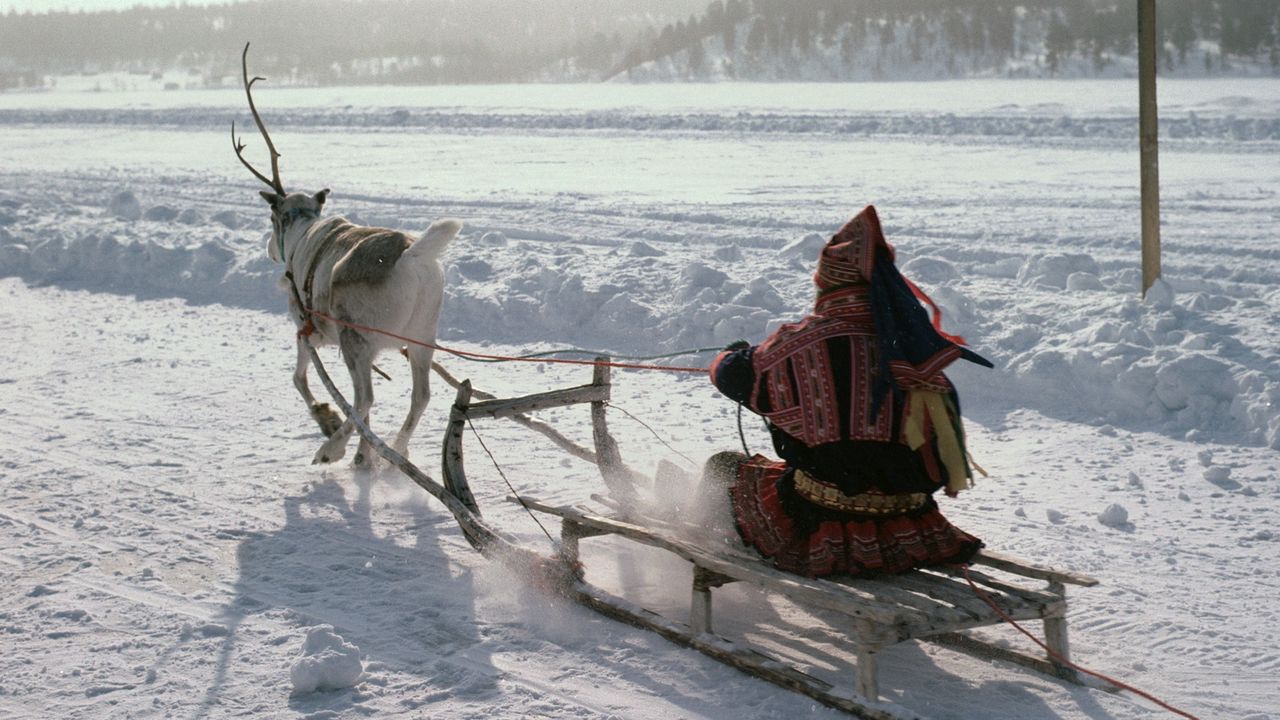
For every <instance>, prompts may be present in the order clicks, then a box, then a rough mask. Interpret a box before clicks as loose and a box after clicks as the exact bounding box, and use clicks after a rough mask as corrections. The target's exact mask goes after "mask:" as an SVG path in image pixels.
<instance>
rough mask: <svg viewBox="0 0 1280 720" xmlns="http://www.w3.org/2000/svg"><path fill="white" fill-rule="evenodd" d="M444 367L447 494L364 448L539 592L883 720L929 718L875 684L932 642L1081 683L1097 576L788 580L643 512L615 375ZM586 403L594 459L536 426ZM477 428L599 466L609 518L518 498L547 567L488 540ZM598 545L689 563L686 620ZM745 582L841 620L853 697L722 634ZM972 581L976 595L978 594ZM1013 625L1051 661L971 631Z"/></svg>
mask: <svg viewBox="0 0 1280 720" xmlns="http://www.w3.org/2000/svg"><path fill="white" fill-rule="evenodd" d="M312 355H313V360H314V361H315V364H316V367H317V369H318V370H319V373H320V376H321V379H322V380H323V381H324V382H325V384H326V386H328V387H329V390H330V392H331V393H333V394H334V396H335V399H336V400H337V401H338V403H339V404H340V405H342V406H343V410H344V411H346V412H347V414H348V416H351V412H350V406H349V405H348V404H347V403H346V401H345V400H344V399H342V398H341V396H340V395H339V394H338V393H337V391H336V388H335V387H334V386H333V385H332V382H331V381H330V380H329V379H328V377H327V375H326V374H325V373H324V370H323V366H322V365H321V364H320V362H319V358H318V357H317V356H316V355H315V353H314V350H313V351H312ZM598 360H601V361H604V360H605V359H604V358H599V359H598ZM435 369H436V370H437V372H438V373H439V374H441V376H442V377H444V378H445V380H446V381H448V382H449V383H450V384H451V385H453V386H455V387H456V388H457V396H456V398H455V400H454V404H453V407H452V409H451V411H450V419H449V424H448V428H447V429H446V431H445V437H444V444H443V448H442V472H443V484H440V483H437V482H436V481H434V480H433V479H431V478H430V477H428V476H426V475H425V474H424V473H422V471H421V470H419V469H418V468H417V467H416V466H414V465H413V464H412V463H409V462H408V461H407V460H405V459H404V458H403V457H401V456H400V455H399V454H398V453H396V452H395V451H394V450H391V449H390V448H389V447H388V446H387V445H386V444H385V443H383V442H382V441H381V440H379V439H378V438H377V437H376V436H374V435H373V434H372V433H371V432H369V429H368V427H367V426H366V425H365V424H364V423H363V422H360V421H359V419H356V424H357V426H358V429H359V430H360V432H361V434H362V435H365V434H367V436H366V439H368V440H369V441H370V443H371V444H372V445H373V446H374V447H375V449H376V450H377V451H378V452H379V453H380V454H382V455H383V456H384V457H385V458H387V459H388V460H390V461H391V462H392V463H394V464H396V465H397V466H399V467H400V468H401V470H402V471H404V472H405V473H406V474H407V475H409V477H411V478H412V479H413V480H414V481H415V482H417V483H418V484H419V485H421V486H422V487H423V488H425V489H427V490H428V491H429V492H431V493H432V494H433V495H435V496H436V497H437V498H439V499H440V500H441V501H442V502H444V503H445V505H446V506H447V507H448V508H449V509H450V511H451V512H452V513H453V514H454V516H455V518H457V520H458V522H459V525H460V527H461V529H462V531H463V533H464V535H465V536H466V538H467V539H468V541H469V542H470V543H471V544H472V545H473V546H474V547H476V548H477V549H478V550H480V551H481V552H483V553H485V554H486V555H488V556H491V557H495V558H499V559H502V560H504V561H506V562H513V563H515V564H517V565H518V566H520V567H521V568H523V569H525V570H529V569H532V570H534V571H535V573H540V575H539V580H540V581H543V582H545V583H546V584H549V585H552V586H554V587H555V588H556V589H557V590H558V591H559V592H560V593H562V594H563V595H565V596H566V597H568V598H570V599H572V600H574V601H575V602H578V603H580V604H582V605H583V606H585V607H588V608H590V609H592V610H594V611H596V612H599V613H601V614H603V615H605V616H608V617H610V618H613V619H616V620H619V621H622V622H625V623H628V624H630V625H633V626H635V627H638V628H642V629H645V630H649V631H652V632H656V633H657V634H659V635H661V636H662V637H664V638H666V639H668V640H670V641H672V642H675V643H677V644H680V645H683V646H686V647H690V648H693V649H695V650H698V651H699V652H701V653H703V654H705V655H708V656H710V657H712V658H714V659H716V660H718V661H720V662H723V663H725V664H727V665H730V666H732V667H735V668H737V669H739V670H741V671H743V672H746V673H748V674H750V675H753V676H755V677H758V678H761V679H764V680H767V681H769V682H771V683H774V684H776V685H779V686H781V687H784V688H787V689H790V690H793V691H796V692H799V693H802V694H804V695H806V696H808V697H811V698H813V699H814V700H817V701H819V702H821V703H823V704H824V705H827V706H829V707H833V708H836V709H839V710H842V711H845V712H848V713H851V714H853V715H855V716H858V717H863V718H872V719H873V720H902V719H903V718H918V717H920V716H919V715H917V714H916V713H913V712H912V711H910V710H907V709H905V708H903V707H901V706H899V705H897V704H894V703H890V702H883V701H881V700H880V693H879V688H878V683H877V663H876V654H877V653H878V652H879V651H881V650H883V649H885V648H887V647H889V646H892V645H894V644H897V643H901V642H905V641H909V640H922V641H927V642H931V643H936V644H939V645H942V646H945V647H948V648H950V649H953V650H957V651H960V652H964V653H967V654H970V655H974V656H977V657H981V658H984V659H996V660H1004V661H1008V662H1013V663H1016V664H1019V665H1022V666H1025V667H1028V668H1031V669H1033V670H1036V671H1039V672H1043V673H1046V674H1049V675H1052V676H1055V677H1058V678H1061V679H1064V680H1068V681H1071V682H1075V683H1080V682H1081V681H1080V678H1078V677H1077V675H1076V673H1075V671H1074V670H1072V669H1071V668H1069V667H1067V666H1066V665H1064V664H1062V663H1061V662H1060V659H1061V660H1065V659H1068V657H1069V646H1068V637H1067V617H1066V615H1067V598H1066V586H1067V585H1078V586H1083V587H1089V586H1093V585H1096V584H1097V581H1096V580H1094V579H1092V578H1089V577H1085V576H1083V575H1078V574H1075V573H1070V572H1065V571H1061V570H1057V569H1054V568H1049V567H1043V566H1039V565H1035V564H1031V563H1028V562H1025V561H1022V560H1019V559H1015V558H1012V557H1008V556H1005V555H1002V554H999V553H995V552H992V551H990V550H983V551H981V552H980V553H979V554H978V555H977V556H976V557H975V558H974V560H973V565H974V566H976V567H974V568H971V569H968V570H965V569H962V568H959V567H942V568H929V569H923V570H914V571H911V572H908V573H905V574H902V575H893V576H886V577H880V578H876V579H863V578H857V579H853V578H845V579H841V578H832V577H827V578H822V579H808V578H804V577H800V576H797V575H793V574H790V573H785V572H782V571H779V570H776V569H774V568H773V567H771V566H769V565H768V564H766V563H765V562H764V561H762V560H761V559H760V558H759V557H758V556H756V555H755V554H754V553H752V552H751V551H750V550H748V549H747V548H745V547H741V546H730V545H724V544H723V543H700V542H697V541H696V540H693V539H691V537H695V538H696V532H694V534H693V535H691V534H690V528H688V527H681V526H680V522H679V521H678V520H676V521H672V520H660V519H657V518H653V517H647V516H645V515H643V514H641V513H639V512H638V511H637V508H638V507H639V503H636V502H635V501H636V499H637V497H638V496H639V495H640V494H641V493H642V492H643V491H644V490H645V489H646V486H647V485H648V483H649V481H648V479H647V478H645V477H644V476H643V475H642V474H641V473H639V472H637V471H635V470H632V469H631V468H628V467H627V466H626V465H625V464H624V463H623V462H622V459H621V456H620V453H619V451H618V446H617V443H616V442H615V441H614V439H613V437H612V436H611V435H610V433H609V429H608V425H607V422H606V417H605V411H606V405H607V403H608V402H609V399H610V369H609V367H608V366H607V365H602V364H597V365H595V367H594V371H593V372H594V374H593V378H592V382H591V383H590V384H587V385H581V386H577V387H572V388H565V389H560V390H553V391H550V392H544V393H537V394H534V395H527V396H523V397H518V398H509V399H498V398H493V397H491V396H487V395H484V394H482V393H479V392H478V391H474V390H473V389H472V387H471V385H470V382H468V381H462V382H458V381H457V380H455V379H454V378H452V376H450V375H449V374H448V373H447V372H445V371H444V370H443V368H440V367H439V366H436V368H435ZM475 398H480V399H475ZM576 404H589V405H590V406H591V418H592V438H593V445H594V448H585V447H582V446H579V445H577V444H575V443H574V442H572V441H571V440H569V439H567V438H565V437H564V436H563V435H561V434H560V433H558V432H557V431H556V430H555V429H554V428H552V427H551V426H549V425H547V424H546V423H543V422H541V421H538V420H536V419H532V418H530V417H528V415H527V414H528V413H530V412H534V411H537V410H545V409H549V408H554V407H564V406H569V405H576ZM478 418H511V419H513V420H515V421H517V422H519V423H521V424H522V425H525V426H526V427H529V428H531V429H533V430H536V431H538V432H540V433H542V434H544V435H546V436H547V437H548V438H549V439H550V440H551V441H552V442H553V443H555V444H556V445H557V446H558V447H560V448H562V449H564V450H565V451H567V452H569V453H570V454H572V455H574V456H576V457H578V458H580V459H583V460H586V461H589V462H593V463H595V464H596V465H597V466H598V468H599V470H600V474H601V477H602V479H603V481H604V484H605V486H606V488H607V489H608V491H609V495H608V497H603V498H602V497H599V496H595V499H596V504H597V505H600V506H602V507H604V508H606V509H604V510H596V509H591V508H590V507H587V506H586V505H585V504H584V505H579V504H568V505H566V504H556V503H551V502H546V501H543V500H540V499H537V498H533V497H528V496H516V495H512V496H510V497H509V498H508V499H509V500H511V501H513V502H517V503H519V504H521V505H523V506H524V507H525V508H527V509H529V510H530V511H532V512H537V513H541V514H544V515H549V516H551V517H554V518H558V519H559V521H560V525H561V528H560V537H561V548H560V553H559V556H558V557H554V558H547V557H544V556H541V555H539V554H538V553H536V552H534V551H532V550H529V549H527V548H524V547H521V545H520V543H519V542H517V541H516V540H514V539H513V538H511V537H509V536H507V535H505V534H503V533H501V532H499V531H497V530H496V529H494V528H492V527H491V526H490V525H489V524H488V523H487V521H486V520H485V519H484V517H483V515H482V514H481V511H480V506H479V504H478V502H477V500H476V497H475V494H474V493H473V492H472V490H471V487H470V484H469V482H468V480H467V475H466V470H465V464H464V461H463V460H464V451H463V442H462V438H463V434H464V430H465V429H466V427H467V425H468V423H469V422H470V421H471V420H472V419H478ZM512 492H514V491H512ZM585 501H586V499H585V498H584V503H585ZM601 536H613V537H617V538H622V539H625V540H627V541H631V542H635V543H640V544H643V545H647V546H650V547H653V548H658V549H660V550H662V551H666V552H669V553H672V554H674V555H675V556H677V557H679V558H681V559H683V560H684V561H687V562H688V563H690V565H691V567H692V585H691V588H690V598H691V600H690V606H689V611H688V615H687V618H679V617H667V616H663V615H661V614H658V613H656V612H653V611H650V610H647V609H644V608H642V607H639V606H638V605H636V604H634V603H632V602H630V601H628V600H627V599H625V598H622V597H618V596H616V595H614V594H611V593H610V592H607V591H605V590H603V589H601V588H599V587H597V586H595V585H593V584H592V583H591V582H589V580H588V578H587V577H586V572H585V570H584V568H583V566H582V564H581V563H580V562H579V551H580V545H581V543H582V541H584V540H587V539H590V538H595V537H601ZM739 582H741V583H749V584H751V585H754V586H756V587H758V588H761V589H763V590H764V591H765V592H767V593H776V594H779V595H781V596H783V597H785V598H787V599H788V600H790V601H791V602H792V603H794V604H795V605H797V606H800V607H806V608H811V609H815V610H817V611H821V612H823V613H827V614H831V615H833V616H835V617H838V618H840V619H841V627H843V628H846V630H847V637H848V639H849V640H850V641H851V643H852V644H853V645H854V646H855V648H856V662H855V664H854V668H853V669H854V676H853V682H852V683H850V685H849V686H843V685H839V686H838V685H833V684H832V683H829V682H827V681H825V680H823V679H821V678H817V677H814V676H812V675H810V674H807V673H805V672H802V671H801V670H799V669H797V668H795V667H792V666H790V665H788V664H786V663H784V662H782V661H779V660H777V659H774V658H771V657H768V656H766V655H765V654H763V653H761V652H760V651H758V650H756V649H753V648H750V647H748V646H746V645H745V644H744V643H742V642H736V641H734V640H732V639H730V638H727V637H723V636H721V635H719V634H716V632H715V628H714V626H713V612H712V608H713V592H714V590H715V589H716V588H719V587H723V586H725V585H727V584H730V583H739ZM970 582H972V583H973V584H974V587H971V586H970V585H969V583H970ZM989 603H990V604H989ZM992 605H994V606H995V607H992ZM996 608H999V610H997V609H996ZM1006 620H1019V621H1028V620H1034V621H1041V622H1043V628H1044V638H1045V642H1046V644H1047V645H1048V647H1049V648H1050V649H1051V650H1052V654H1051V655H1050V656H1049V657H1047V658H1042V657H1034V656H1031V655H1027V654H1024V653H1021V652H1017V651H1014V650H1010V649H1008V648H1005V647H1001V646H997V645H993V644H991V643H987V642H984V641H983V640H981V639H979V638H977V637H973V636H971V635H968V634H966V633H965V632H964V631H966V630H971V629H974V628H980V627H985V626H993V625H999V624H1001V623H1004V622H1005V621H1006ZM1055 656H1056V657H1055Z"/></svg>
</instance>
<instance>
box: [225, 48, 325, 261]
mask: <svg viewBox="0 0 1280 720" xmlns="http://www.w3.org/2000/svg"><path fill="white" fill-rule="evenodd" d="M240 71H241V73H242V75H243V78H244V94H245V97H247V98H248V99H249V111H250V112H251V113H253V120H254V122H255V123H257V125H258V130H259V132H261V133H262V139H263V140H265V141H266V142H267V150H268V151H270V153H271V177H270V179H268V178H267V176H266V175H263V174H262V173H260V172H258V170H257V168H255V167H254V166H253V165H251V164H249V161H248V160H245V158H244V143H243V142H241V141H240V140H239V139H238V138H237V137H236V123H235V121H234V120H232V121H231V147H232V148H233V149H235V151H236V157H238V158H240V162H241V163H243V164H244V166H245V167H246V168H248V169H249V172H251V173H253V176H254V177H256V178H258V179H259V180H261V181H262V182H264V183H266V184H267V185H268V186H269V187H270V188H271V191H270V192H268V191H266V190H263V191H261V192H260V194H261V195H262V199H263V200H266V201H267V204H268V205H270V206H271V241H270V242H269V243H268V244H267V254H268V255H269V256H270V257H271V259H272V260H274V261H276V262H284V260H285V256H284V255H285V253H284V238H285V235H286V234H287V233H288V231H289V229H290V228H292V227H293V226H294V225H295V224H297V223H299V222H302V223H303V224H304V225H309V224H310V223H311V221H313V220H315V219H316V218H318V217H320V211H321V209H323V208H324V201H325V199H326V198H328V196H329V188H325V189H324V190H321V191H320V192H318V193H316V194H314V195H308V194H306V193H302V192H295V193H289V192H285V189H284V183H283V182H282V181H281V180H280V153H279V152H277V151H276V146H275V144H274V143H272V142H271V135H270V134H269V133H268V132H267V126H266V125H265V124H264V123H263V122H262V116H261V115H259V114H258V108H257V106H255V105H254V104H253V84H254V83H256V82H258V81H259V80H265V79H266V78H263V77H257V76H255V77H254V78H253V79H252V80H251V79H249V43H245V44H244V52H242V53H241V54H240Z"/></svg>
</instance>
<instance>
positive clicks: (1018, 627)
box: [960, 565, 1200, 720]
mask: <svg viewBox="0 0 1280 720" xmlns="http://www.w3.org/2000/svg"><path fill="white" fill-rule="evenodd" d="M960 570H961V571H962V572H963V573H964V579H965V581H966V582H968V583H969V587H971V588H973V591H974V592H975V593H977V595H978V597H980V598H982V599H983V600H984V601H985V602H986V603H987V604H988V605H990V606H991V609H992V610H995V611H996V614H997V615H999V616H1000V617H1001V619H1003V620H1004V621H1005V622H1007V623H1009V624H1010V625H1012V626H1013V627H1014V629H1016V630H1017V631H1018V632H1020V633H1022V634H1023V635H1026V636H1027V637H1029V638H1031V641H1032V642H1034V643H1035V644H1037V645H1039V646H1040V647H1041V648H1043V649H1044V651H1045V652H1047V653H1049V657H1052V658H1053V659H1054V660H1057V661H1058V662H1059V663H1062V664H1063V665H1066V666H1067V667H1069V668H1071V669H1073V670H1075V671H1077V672H1082V673H1084V674H1085V675H1090V676H1092V677H1095V678H1098V679H1099V680H1102V681H1103V682H1108V683H1111V684H1112V685H1114V686H1116V687H1118V688H1120V689H1122V690H1128V691H1129V692H1131V693H1133V694H1135V695H1139V696H1141V697H1144V698H1146V699H1147V700H1150V701H1151V702H1153V703H1155V704H1156V705H1159V706H1160V707H1162V708H1164V709H1165V710H1168V711H1169V712H1171V713H1173V714H1175V715H1181V716H1182V717H1184V718H1187V720H1200V719H1199V718H1197V717H1196V716H1195V715H1192V714H1191V713H1189V712H1187V711H1185V710H1180V709H1178V708H1176V707H1174V706H1172V705H1170V704H1169V703H1166V702H1164V701H1163V700H1160V699H1159V698H1157V697H1155V696H1154V695H1152V694H1150V693H1148V692H1144V691H1142V690H1139V689H1138V688H1136V687H1134V686H1132V685H1129V684H1128V683H1123V682H1120V681H1119V680H1116V679H1115V678H1112V677H1108V676H1106V675H1103V674H1102V673H1099V672H1094V671H1092V670H1089V669H1087V668H1083V667H1080V666H1079V665H1076V664H1075V663H1073V662H1071V661H1070V660H1068V659H1066V658H1065V657H1063V656H1062V655H1060V654H1058V653H1056V652H1054V651H1053V649H1052V648H1050V647H1049V646H1048V645H1047V644H1045V643H1044V642H1041V640H1040V638H1038V637H1036V636H1035V635H1033V634H1031V633H1029V632H1027V630H1026V628H1024V627H1022V626H1021V625H1019V624H1018V623H1017V621H1016V620H1014V619H1013V618H1011V617H1009V615H1008V614H1007V613H1005V611H1004V610H1001V609H1000V606H999V605H996V602H995V601H994V600H992V599H991V596H990V595H988V594H987V593H986V592H985V591H983V589H982V588H980V587H978V585H977V584H976V583H974V582H973V578H972V577H970V575H969V566H968V565H961V566H960Z"/></svg>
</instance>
